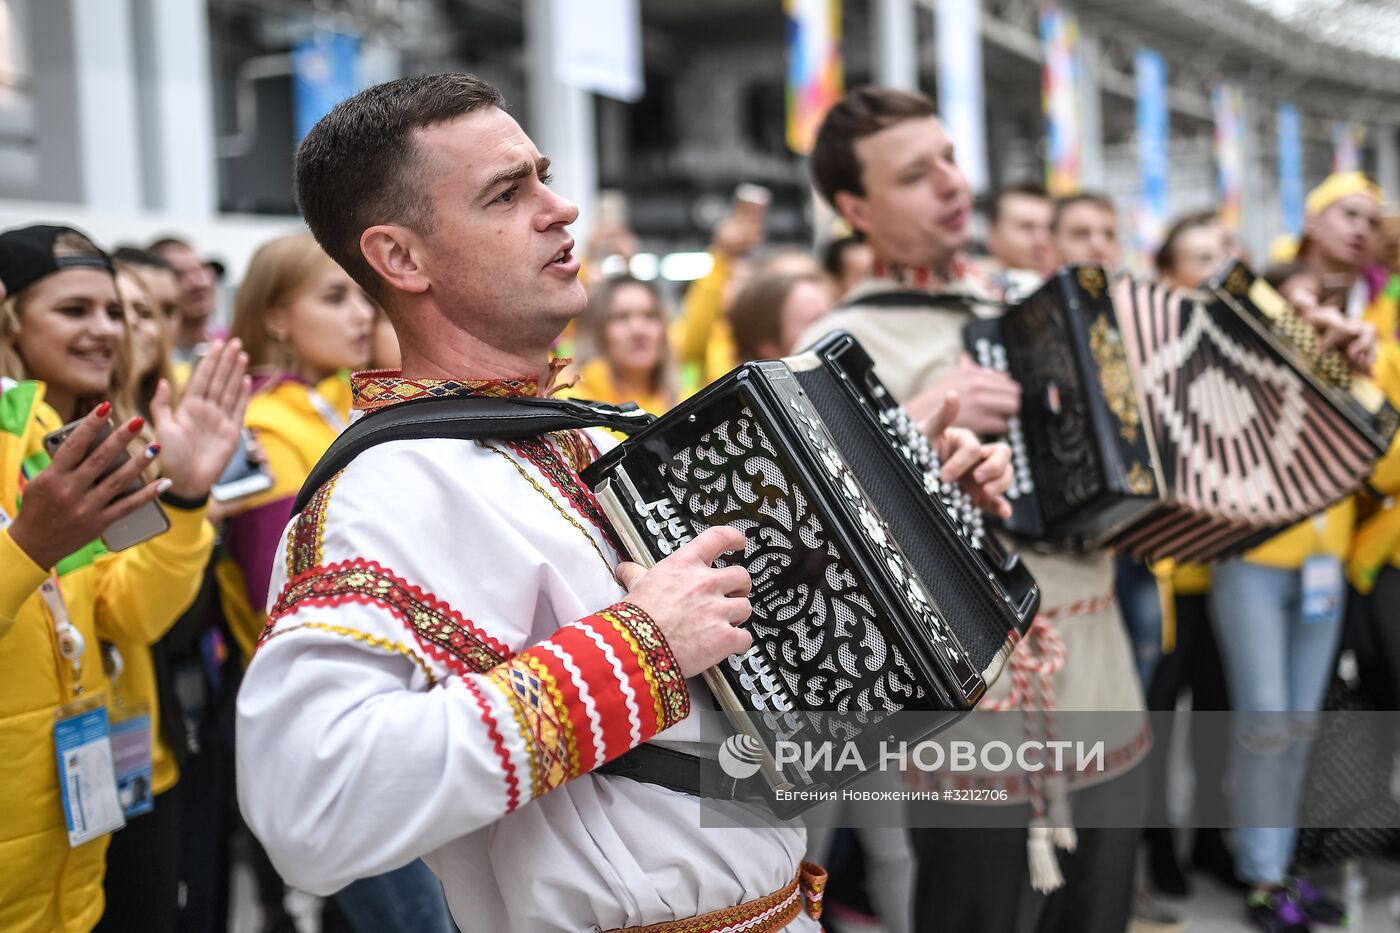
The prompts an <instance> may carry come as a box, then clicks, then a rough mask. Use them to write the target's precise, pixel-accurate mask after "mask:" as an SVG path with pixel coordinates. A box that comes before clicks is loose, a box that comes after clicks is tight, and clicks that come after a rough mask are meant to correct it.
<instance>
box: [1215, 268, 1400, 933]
mask: <svg viewBox="0 0 1400 933" xmlns="http://www.w3.org/2000/svg"><path fill="white" fill-rule="evenodd" d="M1266 278H1268V279H1269V280H1270V282H1271V284H1274V285H1275V286H1276V287H1277V288H1278V290H1279V291H1280V292H1281V293H1282V294H1283V295H1284V296H1285V297H1286V298H1288V299H1289V300H1290V301H1291V302H1292V303H1293V304H1294V305H1295V306H1297V307H1299V308H1300V309H1302V308H1305V307H1309V306H1310V305H1312V304H1313V303H1314V302H1317V301H1318V298H1319V296H1318V293H1317V291H1316V289H1318V287H1319V286H1320V285H1321V282H1320V280H1319V277H1317V276H1315V275H1311V274H1308V273H1307V272H1306V271H1304V273H1303V274H1301V275H1300V274H1298V272H1297V270H1296V269H1295V268H1293V267H1280V268H1277V269H1274V270H1271V271H1270V272H1269V273H1268V274H1266ZM1309 289H1313V291H1309ZM1318 303H1320V302H1318ZM1335 320H1336V324H1335V325H1334V324H1330V323H1328V322H1327V319H1325V318H1324V317H1317V318H1316V319H1314V324H1315V326H1318V327H1319V329H1320V330H1322V331H1323V340H1324V341H1326V340H1330V339H1336V334H1340V335H1343V336H1344V337H1345V340H1344V341H1340V342H1339V346H1338V349H1339V350H1340V351H1341V352H1343V353H1345V354H1346V355H1347V356H1348V358H1349V359H1350V360H1351V361H1352V365H1353V366H1355V367H1356V368H1357V369H1358V370H1360V371H1364V372H1369V371H1370V370H1371V367H1372V365H1373V363H1374V359H1375V348H1376V335H1375V331H1374V329H1373V328H1370V327H1368V326H1364V325H1362V326H1357V325H1355V324H1354V323H1352V322H1348V321H1346V320H1345V319H1343V318H1341V317H1340V316H1337V317H1336V319H1335ZM1334 330H1335V333H1334ZM1355 521H1356V502H1355V500H1354V499H1347V500H1345V501H1344V502H1342V503H1340V504H1338V505H1336V506H1334V507H1333V508H1331V509H1329V510H1328V511H1327V512H1325V513H1323V514H1319V515H1315V516H1313V517H1312V518H1311V519H1308V520H1306V521H1303V522H1300V523H1299V524H1297V525H1296V526H1294V527H1293V528H1291V529H1289V530H1288V531H1286V532H1284V533H1283V534H1280V535H1278V536H1277V537H1275V538H1273V539H1272V540H1270V541H1268V542H1266V543H1265V544H1263V545H1262V546H1260V547H1257V548H1255V549H1254V550H1252V551H1249V552H1248V553H1246V554H1245V555H1244V556H1243V557H1239V558H1233V559H1230V560H1226V561H1222V562H1221V563H1219V564H1218V565H1217V566H1216V567H1215V568H1214V570H1213V571H1212V574H1211V594H1210V614H1211V621H1212V623H1213V624H1214V627H1215V634H1216V639H1217V641H1218V643H1219V646H1220V657H1221V661H1222V663H1223V666H1224V669H1225V675H1226V681H1227V683H1228V686H1229V693H1230V703H1231V707H1232V708H1233V709H1234V710H1235V712H1236V714H1237V718H1236V720H1235V740H1234V741H1233V742H1232V743H1231V747H1230V773H1231V774H1232V778H1231V783H1232V792H1231V796H1230V802H1231V808H1232V816H1233V818H1234V820H1235V824H1236V825H1237V826H1238V827H1239V828H1238V829H1237V830H1236V832H1235V868H1236V873H1237V874H1238V875H1239V877H1240V878H1241V879H1242V880H1243V881H1245V882H1246V883H1248V884H1249V885H1250V886H1251V890H1250V893H1249V895H1248V896H1247V901H1246V908H1247V910H1248V911H1249V913H1250V915H1251V916H1252V917H1254V918H1255V919H1256V922H1259V923H1265V922H1266V921H1267V922H1272V919H1273V918H1277V917H1280V916H1284V915H1286V914H1289V913H1290V912H1291V911H1293V912H1296V911H1301V914H1302V915H1305V916H1306V917H1307V919H1308V920H1309V921H1311V922H1321V923H1335V922H1338V921H1340V920H1343V919H1344V918H1345V914H1344V913H1342V912H1341V908H1340V907H1338V905H1336V904H1334V903H1332V902H1330V901H1328V900H1326V899H1325V898H1323V897H1322V896H1321V895H1320V893H1319V892H1318V891H1317V890H1316V889H1315V888H1313V887H1312V886H1311V885H1308V884H1307V883H1305V882H1300V881H1298V879H1295V878H1293V877H1291V876H1289V875H1288V870H1289V865H1290V863H1291V862H1292V858H1293V842H1294V837H1295V835H1296V831H1295V830H1294V829H1293V828H1291V827H1292V826H1293V825H1296V819H1297V817H1296V814H1297V808H1298V805H1299V802H1300V796H1301V793H1302V786H1303V778H1304V774H1305V772H1306V768H1307V761H1308V752H1309V749H1310V747H1311V742H1310V740H1309V737H1308V735H1307V734H1306V732H1307V730H1306V729H1300V728H1299V727H1297V726H1295V725H1294V724H1293V722H1292V721H1291V719H1290V717H1289V716H1287V715H1285V714H1288V713H1311V712H1316V711H1317V710H1318V709H1319V708H1320V707H1321V705H1322V700H1323V695H1324V693H1325V691H1326V689H1327V683H1328V679H1329V676H1330V674H1331V671H1332V662H1333V660H1334V655H1335V653H1336V648H1337V642H1338V639H1339V637H1340V635H1341V629H1342V618H1343V610H1344V606H1345V599H1346V587H1345V574H1344V563H1343V562H1344V561H1345V560H1346V557H1347V554H1348V551H1349V550H1350V546H1351V538H1352V530H1353V527H1354V525H1355ZM1249 714H1263V715H1254V716H1251V715H1249ZM1295 908H1296V911H1295Z"/></svg>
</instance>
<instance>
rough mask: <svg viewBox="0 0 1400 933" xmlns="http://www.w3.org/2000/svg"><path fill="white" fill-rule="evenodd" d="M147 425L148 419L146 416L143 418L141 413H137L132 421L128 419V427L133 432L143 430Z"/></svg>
mask: <svg viewBox="0 0 1400 933" xmlns="http://www.w3.org/2000/svg"><path fill="white" fill-rule="evenodd" d="M145 426H146V419H145V418H142V417H141V416H140V415H137V416H136V417H135V418H132V419H131V420H130V421H128V422H127V423H126V429H127V430H128V431H130V432H131V433H132V434H135V433H137V432H138V431H140V430H141V429H142V428H144V427H145Z"/></svg>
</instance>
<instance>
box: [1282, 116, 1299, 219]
mask: <svg viewBox="0 0 1400 933" xmlns="http://www.w3.org/2000/svg"><path fill="white" fill-rule="evenodd" d="M1278 193H1279V199H1280V200H1281V201H1282V202H1283V223H1284V226H1286V227H1287V228H1288V232H1289V233H1291V234H1293V235H1294V236H1302V235H1303V222H1304V220H1303V129H1302V124H1301V123H1300V122H1299V120H1298V108H1297V107H1294V106H1293V105H1292V104H1287V103H1285V104H1279V105H1278Z"/></svg>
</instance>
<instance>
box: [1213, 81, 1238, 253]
mask: <svg viewBox="0 0 1400 933" xmlns="http://www.w3.org/2000/svg"><path fill="white" fill-rule="evenodd" d="M1210 104H1211V110H1212V111H1213V112H1214V113H1215V166H1216V172H1217V177H1218V178H1219V188H1220V220H1221V222H1222V223H1223V224H1224V225H1225V226H1226V228H1228V229H1230V230H1239V229H1240V217H1241V214H1242V213H1243V210H1244V92H1243V91H1242V90H1240V89H1239V88H1238V87H1236V86H1234V85H1232V84H1217V85H1216V86H1215V87H1214V88H1212V89H1211V93H1210Z"/></svg>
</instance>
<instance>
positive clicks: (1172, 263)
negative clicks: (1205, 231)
mask: <svg viewBox="0 0 1400 933" xmlns="http://www.w3.org/2000/svg"><path fill="white" fill-rule="evenodd" d="M1219 220H1220V215H1219V214H1217V213H1216V212H1215V211H1195V212H1194V213H1191V214H1186V215H1184V216H1181V217H1178V218H1177V219H1176V220H1175V221H1173V222H1172V225H1171V227H1170V228H1169V229H1168V230H1167V236H1166V238H1165V239H1164V240H1162V245H1161V246H1160V247H1158V249H1157V256H1156V260H1155V262H1156V266H1157V272H1158V274H1159V275H1160V274H1165V273H1168V272H1172V271H1173V270H1175V269H1176V244H1177V242H1178V241H1179V240H1180V239H1181V237H1182V235H1183V234H1185V233H1187V232H1189V231H1191V230H1195V229H1196V228H1197V227H1208V226H1210V225H1211V224H1213V223H1218V222H1219Z"/></svg>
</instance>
